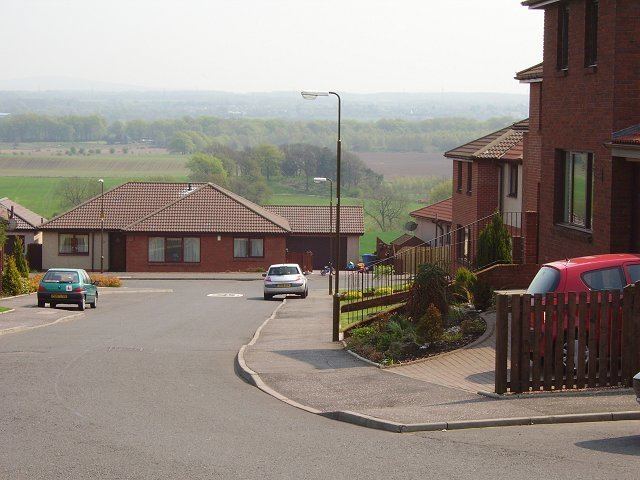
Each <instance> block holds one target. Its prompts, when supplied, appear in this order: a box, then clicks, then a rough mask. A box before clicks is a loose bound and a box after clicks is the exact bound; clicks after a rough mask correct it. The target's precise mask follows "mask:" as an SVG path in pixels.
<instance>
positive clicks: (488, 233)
mask: <svg viewBox="0 0 640 480" xmlns="http://www.w3.org/2000/svg"><path fill="white" fill-rule="evenodd" d="M511 252H512V249H511V235H509V230H507V227H505V225H504V222H503V220H502V215H500V214H499V213H496V214H495V215H493V217H492V218H491V220H490V221H489V223H488V224H487V226H486V227H485V228H484V229H483V230H482V231H481V232H480V235H478V255H477V263H478V268H483V267H487V266H489V265H494V264H497V263H511V261H512V256H511Z"/></svg>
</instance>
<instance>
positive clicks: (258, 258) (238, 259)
mask: <svg viewBox="0 0 640 480" xmlns="http://www.w3.org/2000/svg"><path fill="white" fill-rule="evenodd" d="M233 260H234V261H237V262H251V261H255V260H264V257H233Z"/></svg>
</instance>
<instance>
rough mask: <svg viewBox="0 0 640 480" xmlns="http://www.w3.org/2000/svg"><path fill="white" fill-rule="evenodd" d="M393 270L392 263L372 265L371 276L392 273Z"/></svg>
mask: <svg viewBox="0 0 640 480" xmlns="http://www.w3.org/2000/svg"><path fill="white" fill-rule="evenodd" d="M394 271H395V269H394V267H393V265H375V266H374V267H373V276H374V277H376V278H378V277H382V276H384V275H393V273H394Z"/></svg>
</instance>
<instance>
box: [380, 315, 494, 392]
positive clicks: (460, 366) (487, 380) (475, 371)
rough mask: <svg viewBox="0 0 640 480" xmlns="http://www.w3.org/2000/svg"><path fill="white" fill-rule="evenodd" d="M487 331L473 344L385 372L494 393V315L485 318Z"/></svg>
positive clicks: (458, 387) (466, 389) (465, 389)
mask: <svg viewBox="0 0 640 480" xmlns="http://www.w3.org/2000/svg"><path fill="white" fill-rule="evenodd" d="M484 318H485V320H486V322H487V331H486V332H485V334H484V335H483V336H482V337H481V338H480V339H479V340H478V341H476V342H475V343H474V344H472V345H469V346H468V347H466V348H463V349H461V350H456V351H453V352H449V353H444V354H442V355H437V356H435V357H431V358H428V359H426V360H423V361H420V362H417V363H414V364H410V365H404V366H401V367H394V368H389V369H387V370H386V371H387V372H390V373H395V374H397V375H403V376H405V377H410V378H414V379H416V380H422V381H424V382H429V383H434V384H436V385H442V386H445V387H450V388H457V389H460V390H464V391H466V392H471V393H477V392H479V391H485V392H493V388H494V380H495V377H494V368H495V358H496V337H495V326H496V317H495V313H490V314H487V315H485V316H484Z"/></svg>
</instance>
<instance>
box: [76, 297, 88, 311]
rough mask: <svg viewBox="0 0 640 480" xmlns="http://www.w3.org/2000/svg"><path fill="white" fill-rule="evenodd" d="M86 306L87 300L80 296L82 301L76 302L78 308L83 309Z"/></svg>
mask: <svg viewBox="0 0 640 480" xmlns="http://www.w3.org/2000/svg"><path fill="white" fill-rule="evenodd" d="M86 307H87V300H86V298H85V297H82V301H81V302H80V303H78V310H80V311H83V310H84V309H85V308H86Z"/></svg>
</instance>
